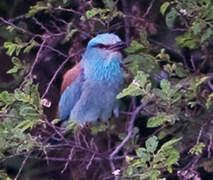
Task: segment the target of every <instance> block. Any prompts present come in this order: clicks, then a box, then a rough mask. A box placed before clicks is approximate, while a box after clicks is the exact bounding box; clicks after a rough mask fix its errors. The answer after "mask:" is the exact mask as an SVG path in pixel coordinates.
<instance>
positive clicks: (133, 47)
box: [125, 40, 144, 53]
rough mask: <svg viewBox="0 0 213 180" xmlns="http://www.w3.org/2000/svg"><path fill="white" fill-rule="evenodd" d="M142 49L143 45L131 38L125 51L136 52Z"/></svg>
mask: <svg viewBox="0 0 213 180" xmlns="http://www.w3.org/2000/svg"><path fill="white" fill-rule="evenodd" d="M143 49H144V46H143V45H142V44H140V43H139V42H137V41H135V40H133V41H132V42H131V43H130V46H129V47H128V48H126V49H125V52H127V53H136V52H138V51H141V50H143Z"/></svg>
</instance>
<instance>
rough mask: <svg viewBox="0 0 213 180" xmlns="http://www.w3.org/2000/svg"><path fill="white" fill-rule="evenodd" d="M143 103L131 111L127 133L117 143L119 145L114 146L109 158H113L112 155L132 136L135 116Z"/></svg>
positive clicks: (142, 106)
mask: <svg viewBox="0 0 213 180" xmlns="http://www.w3.org/2000/svg"><path fill="white" fill-rule="evenodd" d="M144 106H145V105H144V104H143V103H142V104H141V105H140V106H138V107H137V108H136V109H135V110H134V111H133V113H132V116H131V118H130V122H129V126H128V134H127V136H126V137H125V139H124V140H123V141H122V142H121V143H120V144H119V146H117V147H116V149H115V150H114V151H113V152H112V153H111V154H110V159H113V158H114V156H115V155H116V154H117V153H118V152H119V151H120V150H121V148H122V147H123V146H124V145H125V144H126V142H127V141H128V140H129V139H130V138H131V136H132V129H133V126H134V122H135V119H136V116H137V115H138V113H139V112H140V111H141V110H142V109H143V108H144Z"/></svg>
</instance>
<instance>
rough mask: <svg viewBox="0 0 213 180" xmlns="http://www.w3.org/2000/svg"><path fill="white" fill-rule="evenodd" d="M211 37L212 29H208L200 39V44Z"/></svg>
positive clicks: (212, 34)
mask: <svg viewBox="0 0 213 180" xmlns="http://www.w3.org/2000/svg"><path fill="white" fill-rule="evenodd" d="M212 36H213V30H212V28H208V29H207V30H206V31H205V32H204V33H203V35H202V37H201V43H203V42H205V41H206V40H208V39H210V38H211V37H212Z"/></svg>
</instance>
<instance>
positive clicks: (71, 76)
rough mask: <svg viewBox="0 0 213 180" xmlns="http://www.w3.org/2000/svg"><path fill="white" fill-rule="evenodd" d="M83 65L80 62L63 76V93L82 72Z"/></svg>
mask: <svg viewBox="0 0 213 180" xmlns="http://www.w3.org/2000/svg"><path fill="white" fill-rule="evenodd" d="M81 70H82V67H81V65H80V64H77V65H75V66H74V67H73V68H71V69H69V70H68V71H67V72H66V73H65V74H64V76H63V82H62V85H61V94H62V93H63V92H64V90H65V89H66V88H67V86H69V85H70V84H71V83H72V82H73V81H74V80H75V79H76V78H77V77H78V76H79V75H80V73H81Z"/></svg>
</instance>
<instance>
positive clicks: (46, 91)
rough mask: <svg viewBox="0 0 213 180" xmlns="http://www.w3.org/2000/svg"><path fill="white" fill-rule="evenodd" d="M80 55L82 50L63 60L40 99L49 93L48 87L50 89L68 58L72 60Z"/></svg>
mask: <svg viewBox="0 0 213 180" xmlns="http://www.w3.org/2000/svg"><path fill="white" fill-rule="evenodd" d="M81 53H82V50H80V51H78V52H77V53H75V54H73V55H71V56H68V57H67V59H65V61H64V62H63V63H62V64H61V65H60V66H59V68H58V69H57V70H56V72H55V73H54V75H53V77H52V79H51V80H50V82H49V83H48V85H47V88H46V90H45V92H44V93H43V95H42V97H41V99H43V98H44V97H45V96H46V94H47V93H48V91H49V89H50V87H51V85H52V83H53V81H54V80H55V78H56V76H57V75H58V73H59V72H60V71H61V69H62V68H63V67H64V65H65V64H66V63H67V62H68V61H69V60H70V58H72V57H74V56H77V55H79V54H81Z"/></svg>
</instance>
